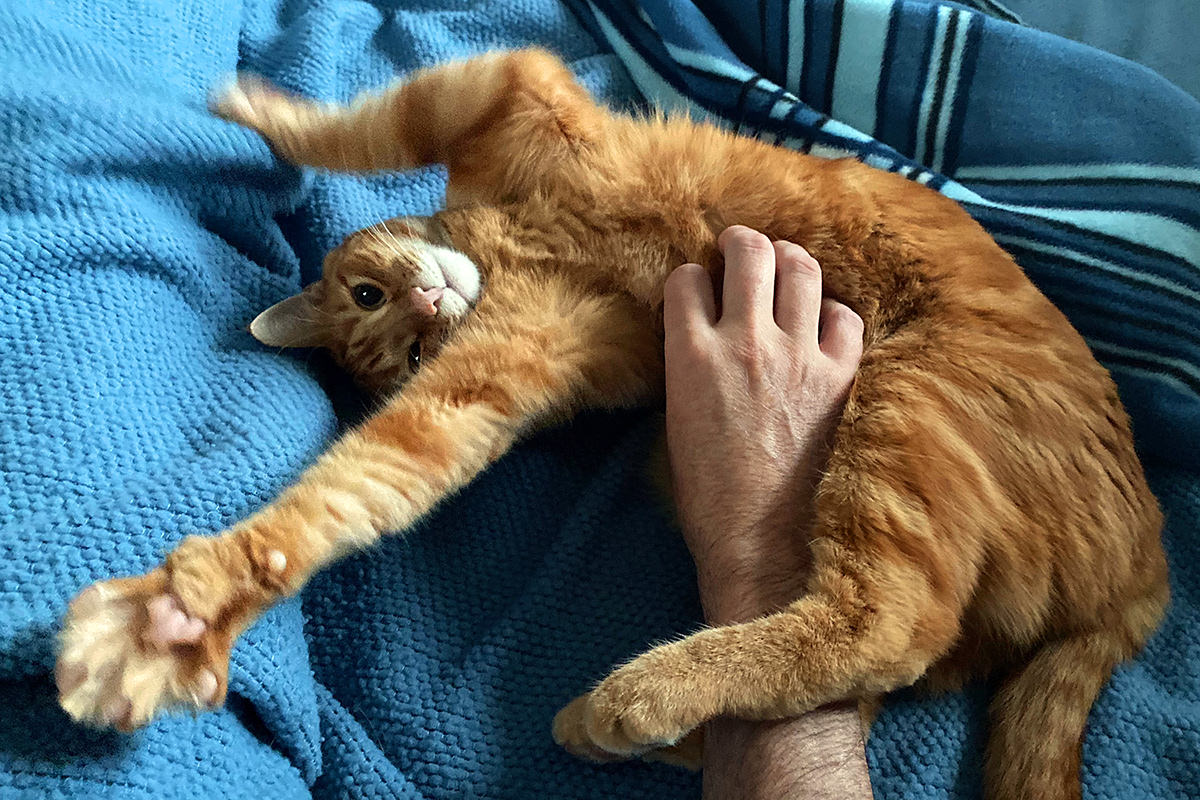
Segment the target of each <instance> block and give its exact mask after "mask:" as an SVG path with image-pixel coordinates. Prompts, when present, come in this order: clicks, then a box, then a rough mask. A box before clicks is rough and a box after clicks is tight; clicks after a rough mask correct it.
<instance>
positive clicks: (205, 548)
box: [57, 50, 1167, 800]
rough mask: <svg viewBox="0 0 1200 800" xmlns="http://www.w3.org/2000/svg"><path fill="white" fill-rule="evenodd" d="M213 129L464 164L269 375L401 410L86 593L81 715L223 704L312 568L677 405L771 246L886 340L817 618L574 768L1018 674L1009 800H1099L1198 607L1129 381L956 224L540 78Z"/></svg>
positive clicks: (647, 713) (734, 654)
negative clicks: (595, 419) (905, 693)
mask: <svg viewBox="0 0 1200 800" xmlns="http://www.w3.org/2000/svg"><path fill="white" fill-rule="evenodd" d="M215 107H216V110H217V111H218V113H220V114H222V115H223V116H225V117H227V118H229V119H231V120H235V121H237V122H240V123H242V124H244V125H247V126H249V127H251V128H253V129H255V130H257V131H259V132H260V133H261V134H262V135H263V136H265V137H266V138H267V140H268V141H269V142H270V143H271V144H272V146H273V147H274V148H275V149H276V151H277V152H278V153H279V154H280V155H281V156H283V157H284V158H286V159H288V160H290V161H292V162H294V163H296V164H306V165H310V166H315V167H323V168H327V169H337V170H376V169H405V168H409V167H415V166H418V165H422V164H429V163H433V162H441V163H444V164H446V165H448V167H449V175H450V183H449V190H448V195H447V210H446V211H443V212H441V213H439V214H436V215H434V216H433V217H432V218H428V219H399V220H393V221H391V222H390V223H388V224H387V225H383V226H377V227H376V228H372V229H368V230H366V231H361V232H359V233H356V234H354V235H352V236H350V237H349V238H348V239H347V240H346V241H345V243H343V244H342V245H341V246H340V247H339V248H337V249H336V250H334V251H333V252H332V253H331V254H330V255H329V257H328V259H327V261H326V264H325V274H324V277H323V279H322V280H321V281H319V282H318V283H316V284H314V285H312V286H310V287H309V288H308V289H306V290H305V291H304V292H303V293H302V294H300V295H298V296H297V297H295V298H292V299H290V300H286V301H284V302H283V303H281V304H279V305H278V306H275V307H273V308H272V309H269V310H268V311H267V312H265V313H264V314H263V315H262V316H260V317H259V319H258V320H256V321H255V323H254V326H253V328H252V330H253V332H254V333H255V334H256V335H257V336H258V337H259V338H261V339H263V340H264V341H266V342H268V343H271V344H277V345H304V346H321V347H326V348H329V349H330V350H331V351H332V352H333V354H334V356H335V357H336V358H337V359H339V360H340V361H341V363H342V364H344V365H345V366H346V367H347V368H348V369H349V370H350V371H352V372H353V373H354V374H355V375H356V376H357V377H358V378H359V379H360V380H361V381H362V383H363V384H364V385H366V386H368V387H370V388H373V389H375V390H378V391H380V392H383V393H386V394H387V400H386V404H385V405H384V406H383V407H382V409H381V410H380V411H379V412H378V413H376V414H375V415H374V416H373V417H372V418H370V419H368V420H367V421H366V422H365V423H363V424H362V425H361V427H359V428H358V429H357V430H355V431H353V432H351V433H349V434H348V435H347V436H345V437H344V438H343V439H342V440H341V441H339V442H338V443H337V444H335V445H334V446H333V447H332V448H331V449H330V450H329V452H328V453H327V454H325V455H324V456H323V457H322V458H321V459H320V460H319V461H318V462H317V463H316V464H315V465H314V466H313V467H312V468H311V469H309V470H308V471H307V472H306V473H305V474H304V475H303V476H302V477H301V478H300V480H299V481H298V482H297V483H296V485H295V486H293V487H292V488H290V489H288V490H287V491H285V492H284V493H283V494H282V495H281V496H280V497H279V499H278V500H276V501H275V502H274V503H272V504H270V505H269V506H267V507H266V508H264V509H262V510H261V511H259V512H258V513H257V514H255V515H254V516H253V517H251V518H249V519H247V520H245V521H244V522H242V523H240V524H239V525H237V526H235V527H234V528H233V529H231V530H229V531H227V532H226V533H224V534H223V535H221V536H218V537H215V538H202V537H191V538H188V539H186V540H184V541H183V542H182V543H181V544H180V545H179V547H178V548H176V549H175V551H174V552H172V553H171V554H170V555H169V556H168V557H167V559H166V562H165V563H164V564H163V565H162V566H161V567H159V568H158V569H156V570H154V571H153V572H150V573H149V574H147V575H142V576H139V577H134V578H124V579H119V580H112V581H106V582H102V583H99V584H96V585H95V586H93V587H91V588H89V589H86V590H85V591H83V592H82V593H81V594H80V595H79V596H78V597H77V598H76V599H75V600H74V601H73V603H72V604H71V607H70V610H69V612H68V614H67V617H66V621H65V624H64V628H63V633H62V637H61V654H60V660H59V666H58V670H57V678H58V683H59V687H60V692H61V702H62V705H63V707H64V708H65V709H66V710H67V711H68V712H69V713H70V714H71V715H72V716H73V717H75V718H76V719H79V720H84V721H87V722H90V723H94V724H98V725H114V726H116V727H118V728H121V729H123V730H129V729H132V728H135V727H137V726H139V725H143V724H145V723H146V722H147V721H148V720H150V719H151V718H152V717H153V716H154V715H155V714H156V713H157V712H159V711H161V710H163V709H167V708H176V707H183V708H204V707H210V706H213V705H215V704H218V703H220V702H221V701H222V700H223V698H224V696H225V692H226V678H227V671H228V662H229V653H230V648H231V646H232V644H233V642H234V640H235V639H236V637H237V636H238V635H239V634H240V633H241V632H242V631H243V630H244V629H245V628H246V627H247V626H248V625H250V624H251V623H253V622H254V620H255V618H256V617H257V616H258V615H259V614H260V613H262V611H263V610H264V609H265V608H266V607H267V606H268V605H270V604H271V603H273V602H275V601H277V600H278V599H279V598H281V597H284V596H286V595H290V594H293V593H295V592H297V591H298V590H299V589H300V588H301V587H302V586H303V585H304V583H305V581H306V580H308V578H309V577H310V576H311V575H312V574H313V571H314V570H317V569H319V568H321V567H322V566H324V565H326V564H329V563H330V562H331V561H333V560H334V559H336V558H338V557H340V556H341V555H343V554H345V553H347V552H348V551H352V550H354V549H356V548H360V547H364V546H366V545H369V544H371V543H372V542H374V541H375V540H376V539H377V538H378V537H379V536H380V535H382V534H383V533H385V532H389V531H402V530H404V529H405V528H408V527H409V526H410V525H412V524H413V522H414V521H415V520H417V519H418V518H419V517H421V516H422V515H424V514H426V513H427V512H428V511H429V510H430V508H431V507H432V506H433V505H434V504H436V503H437V502H439V501H440V500H441V499H442V498H444V497H446V496H447V495H448V494H450V493H451V492H453V491H454V490H456V489H457V488H458V487H460V486H462V485H463V484H464V483H466V482H467V481H469V480H470V479H471V478H473V477H474V476H475V475H477V474H478V473H479V472H480V470H482V469H483V468H484V467H486V466H487V464H488V463H489V462H491V461H492V460H494V459H495V458H497V457H498V456H500V455H501V454H502V453H504V452H505V451H506V450H507V449H508V448H509V447H510V446H511V445H512V444H513V442H514V441H516V440H517V439H518V438H519V437H520V436H521V435H522V434H523V433H525V432H527V431H528V430H529V429H530V428H531V427H533V426H535V425H540V424H545V423H546V422H548V421H553V420H556V419H562V418H564V417H566V416H568V415H570V414H572V413H573V412H575V411H576V410H578V409H580V408H584V407H589V408H595V407H600V408H617V407H627V406H634V405H640V404H646V403H649V402H651V401H653V400H655V399H656V398H658V397H659V396H660V394H661V391H662V380H663V376H662V364H661V357H662V356H661V350H662V345H661V330H660V325H661V323H660V321H659V320H660V314H661V305H662V291H663V282H664V280H665V278H666V276H667V274H668V273H669V272H670V271H671V269H672V268H673V267H675V266H677V265H679V264H681V263H683V262H686V261H695V262H699V263H701V264H704V265H706V266H708V267H709V268H711V269H713V270H719V269H720V256H719V254H718V252H717V250H716V245H715V242H716V234H717V233H718V232H720V231H721V230H722V229H724V228H725V227H726V226H728V225H731V224H734V223H740V224H745V225H748V226H751V227H753V228H755V229H758V230H760V231H763V232H765V233H767V234H768V235H769V236H771V237H772V238H775V239H786V240H791V241H794V242H796V243H799V244H801V245H803V246H804V247H805V248H807V249H808V250H809V251H810V252H811V253H812V254H813V255H814V256H816V258H817V259H818V260H819V261H820V263H821V265H822V267H823V278H824V285H825V290H826V292H827V293H828V294H829V295H831V296H833V297H836V298H838V299H839V300H841V301H842V302H844V303H846V304H847V305H849V306H850V307H851V308H853V309H854V310H856V311H857V312H858V313H859V315H860V316H861V317H862V318H863V320H864V321H865V326H866V327H865V345H866V352H865V355H864V357H863V360H862V365H861V368H860V371H859V373H858V378H857V382H856V384H855V387H854V389H853V391H852V393H851V395H850V399H849V402H848V404H847V406H846V410H845V414H844V416H843V418H842V420H841V422H840V425H839V427H838V430H837V435H836V441H835V446H834V451H833V454H832V456H831V458H830V461H829V464H828V467H827V469H826V471H825V473H824V475H823V477H822V479H821V482H820V486H819V490H818V503H817V509H816V516H817V523H816V526H815V529H814V531H813V534H812V538H811V550H812V555H813V560H814V566H813V569H812V573H811V577H810V579H809V581H808V591H807V593H806V594H805V596H804V597H802V598H800V599H798V600H796V601H795V602H794V603H793V604H792V605H791V606H789V607H788V608H786V609H785V610H783V611H781V612H779V613H777V614H774V615H771V616H767V617H764V618H761V619H758V620H755V621H752V622H747V623H745V624H740V625H732V626H727V627H718V628H711V629H707V630H703V631H701V632H699V633H696V634H694V635H692V636H689V637H687V638H684V639H682V640H680V641H677V642H673V643H670V644H665V645H662V646H660V647H656V648H654V649H653V650H651V651H649V652H647V653H645V654H644V655H642V656H640V657H638V658H636V659H634V660H633V661H631V662H629V663H628V664H626V665H624V666H622V667H621V668H620V669H618V670H616V671H615V672H613V673H612V674H611V675H610V676H609V677H608V678H607V679H605V680H604V681H603V682H602V683H600V684H599V685H598V686H597V687H596V688H595V689H594V690H593V691H591V692H589V693H587V694H585V695H583V696H582V697H580V698H579V699H577V700H575V701H574V702H573V703H571V704H570V705H569V706H567V708H565V709H564V710H563V711H562V712H561V713H560V714H559V716H558V718H557V719H556V720H555V723H554V735H555V737H556V738H557V739H558V741H560V742H561V743H563V744H564V745H566V746H567V747H568V748H569V749H571V750H572V751H574V752H578V753H582V754H592V755H595V756H613V755H616V756H631V755H640V754H647V753H649V752H651V751H654V750H656V749H661V748H668V747H671V746H673V745H677V744H678V743H681V742H683V741H684V737H686V736H687V735H688V733H689V732H690V731H694V730H696V729H697V728H698V727H699V726H701V725H702V724H703V723H704V722H705V721H706V720H709V719H712V718H713V717H715V716H717V715H721V714H731V715H736V716H741V717H747V718H755V719H768V718H774V717H784V716H790V715H796V714H800V713H802V712H805V711H807V710H809V709H812V708H814V707H816V706H818V705H821V704H824V703H828V702H830V701H833V700H838V699H840V698H860V699H865V700H869V699H871V698H874V697H877V696H878V695H880V694H882V693H885V692H889V691H891V690H893V689H896V688H899V687H902V686H907V685H909V684H912V683H914V682H915V681H917V680H919V679H922V678H924V679H927V680H928V681H929V683H930V684H932V685H935V686H957V685H959V684H961V683H962V681H963V680H964V679H966V678H968V677H971V676H975V675H983V674H987V673H990V672H993V671H995V670H1004V671H1005V674H1006V675H1007V677H1006V679H1005V682H1004V683H1003V685H1002V687H1001V689H1000V691H999V694H998V696H997V697H996V699H995V700H994V702H993V704H992V707H991V715H992V736H991V742H990V744H989V753H988V760H987V770H986V771H987V776H986V778H987V782H988V791H989V794H990V796H991V797H992V798H1005V799H1009V798H1011V799H1012V800H1016V798H1048V799H1054V800H1058V799H1059V798H1078V797H1079V796H1080V783H1079V765H1080V746H1081V737H1082V734H1083V729H1084V724H1085V722H1086V719H1087V716H1088V711H1089V709H1090V707H1091V705H1092V703H1093V701H1094V700H1095V698H1096V695H1097V693H1098V692H1099V691H1100V689H1101V687H1103V685H1104V684H1105V682H1106V680H1107V679H1108V676H1109V673H1110V671H1111V670H1112V668H1113V667H1114V665H1116V664H1117V663H1119V662H1121V661H1122V660H1124V659H1127V658H1129V657H1130V656H1132V655H1133V654H1134V653H1135V652H1136V651H1137V650H1138V649H1139V648H1140V647H1141V646H1142V644H1143V643H1144V642H1145V641H1146V639H1147V637H1148V636H1149V635H1150V633H1151V632H1152V631H1153V630H1154V629H1155V627H1156V625H1157V623H1158V622H1159V620H1160V618H1161V616H1162V614H1163V609H1164V606H1165V604H1166V602H1167V577H1166V565H1165V561H1164V557H1163V552H1162V549H1161V545H1160V541H1159V530H1160V526H1161V517H1160V513H1159V510H1158V506H1157V504H1156V502H1155V499H1154V497H1153V496H1152V495H1151V493H1150V491H1149V489H1148V488H1147V486H1146V483H1145V480H1144V478H1143V475H1142V469H1141V466H1140V465H1139V463H1138V460H1137V457H1136V456H1135V454H1134V450H1133V444H1132V439H1131V436H1130V431H1129V423H1128V419H1127V417H1126V415H1125V412H1124V410H1123V409H1122V407H1121V404H1120V401H1119V400H1118V398H1117V392H1116V389H1115V387H1114V385H1113V383H1112V381H1111V380H1110V378H1109V376H1108V374H1107V372H1106V371H1105V370H1104V369H1103V368H1102V367H1101V366H1100V365H1099V364H1097V363H1096V361H1095V360H1094V359H1093V358H1092V356H1091V354H1090V353H1089V351H1088V348H1087V347H1086V345H1085V344H1084V342H1083V340H1082V339H1081V337H1080V336H1079V335H1078V334H1077V333H1076V332H1075V331H1074V330H1073V329H1072V328H1071V326H1070V325H1069V324H1068V322H1067V320H1066V319H1065V318H1064V317H1063V315H1062V314H1061V313H1059V312H1058V311H1057V310H1056V309H1055V308H1054V307H1053V306H1052V305H1051V304H1050V303H1049V301H1047V300H1046V298H1045V297H1044V296H1043V295H1042V294H1041V293H1039V292H1038V291H1037V290H1036V289H1035V288H1034V287H1033V285H1032V284H1031V283H1030V282H1029V281H1028V280H1027V279H1026V277H1025V276H1024V274H1023V273H1022V272H1021V270H1020V268H1019V267H1018V266H1017V265H1016V264H1015V263H1014V262H1013V260H1012V259H1011V258H1010V257H1009V256H1008V255H1007V254H1006V253H1004V251H1002V250H1001V249H1000V248H999V247H998V246H997V245H996V244H995V243H994V242H993V241H992V240H991V238H989V237H988V235H987V234H986V233H985V232H984V231H983V229H982V228H980V227H979V225H977V224H976V223H975V222H974V221H972V219H971V218H970V217H969V216H968V215H967V214H966V213H965V212H964V211H963V210H962V209H960V208H959V207H958V206H957V205H956V204H955V203H953V202H952V201H950V200H948V199H946V198H945V197H942V196H941V195H939V194H937V193H936V192H933V191H931V190H929V189H926V188H925V187H923V186H920V185H917V184H915V183H912V182H909V181H907V180H905V179H904V178H901V177H898V176H896V175H891V174H886V173H883V172H880V171H876V170H873V169H871V168H869V167H867V166H864V165H863V164H861V163H858V162H856V161H853V160H841V161H825V160H820V159H817V158H812V157H808V156H805V155H801V154H798V153H794V152H788V151H784V150H781V149H776V148H772V147H770V146H767V145H766V144H763V143H760V142H757V141H751V140H747V139H741V138H737V137H735V136H733V135H731V134H729V133H725V132H721V131H719V130H716V129H714V128H712V127H708V126H705V125H700V124H696V123H693V122H690V121H686V120H674V121H664V120H662V119H651V120H634V119H630V118H626V117H621V116H615V115H613V114H611V113H609V112H607V111H606V110H604V109H602V108H600V107H599V106H597V105H596V104H595V103H594V102H593V101H592V100H591V99H590V98H589V97H588V96H587V94H586V93H585V92H584V90H583V89H581V88H580V87H579V86H578V85H577V84H576V83H575V82H574V81H573V79H572V76H571V74H570V72H569V71H568V70H567V69H566V68H565V67H564V66H563V65H562V64H561V63H560V62H559V61H558V60H557V59H555V58H554V57H553V56H551V55H549V54H547V53H544V52H541V51H537V50H527V51H518V52H506V53H495V54H490V55H486V56H483V57H480V58H476V59H473V60H470V61H466V62H463V63H456V64H451V65H447V66H443V67H440V68H437V69H432V70H429V71H425V72H421V73H418V74H416V75H413V76H410V79H409V80H408V81H407V82H405V83H403V84H400V85H397V86H396V87H394V88H392V89H391V90H389V91H387V92H386V93H384V94H382V95H379V96H375V97H370V98H366V99H363V100H362V101H360V102H359V103H358V104H356V105H355V106H354V107H352V108H348V109H342V108H322V107H318V106H316V105H313V104H310V103H307V102H305V101H302V100H299V99H296V98H291V97H287V96H284V95H282V94H280V93H278V92H275V91H273V90H271V89H269V88H267V87H265V86H262V85H257V84H254V83H251V82H245V81H244V82H243V83H242V84H241V85H240V86H238V87H234V88H232V89H230V90H228V91H227V92H226V93H225V94H224V95H223V96H222V97H221V98H220V99H219V101H218V102H217V104H216V106H215ZM424 362H429V363H424ZM423 363H424V365H423V366H422V364H423ZM418 368H420V369H419V371H418ZM402 385H403V390H402V391H398V392H397V391H395V390H396V389H398V388H399V387H401V386H402ZM688 741H689V743H692V744H694V737H693V739H690V740H688ZM677 755H679V753H677Z"/></svg>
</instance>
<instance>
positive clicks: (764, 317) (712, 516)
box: [664, 226, 863, 623]
mask: <svg viewBox="0 0 1200 800" xmlns="http://www.w3.org/2000/svg"><path fill="white" fill-rule="evenodd" d="M717 246H718V247H719V248H720V250H721V252H722V253H723V254H724V255H725V275H724V281H723V288H722V295H721V297H722V302H721V314H720V317H719V318H718V316H717V304H716V299H715V296H714V292H713V284H712V281H711V279H710V278H709V275H708V273H707V272H705V270H704V269H703V268H702V267H700V266H698V265H696V264H685V265H683V266H681V267H679V268H678V269H677V270H675V271H674V272H673V273H672V274H671V275H670V277H669V278H668V279H667V283H666V288H665V298H664V323H665V327H666V343H665V354H666V390H667V449H668V453H669V456H670V461H671V470H672V479H673V483H674V489H675V500H676V504H677V505H678V508H679V515H680V521H681V523H682V527H683V531H684V537H685V539H686V541H687V544H688V548H689V549H690V550H691V552H692V556H693V558H694V559H695V561H696V567H697V577H698V581H699V585H700V596H701V601H702V602H703V604H704V607H705V614H706V616H707V618H708V620H709V622H711V623H724V622H734V621H740V620H744V619H749V618H752V617H756V616H759V615H761V614H763V613H766V612H768V611H771V610H774V609H775V608H778V607H780V606H782V605H785V604H786V603H788V602H790V601H792V600H794V599H796V597H797V596H798V595H799V594H800V592H801V590H802V588H803V580H804V576H805V571H806V567H807V561H808V543H807V537H806V536H804V535H803V531H804V526H805V524H806V521H807V519H808V518H809V516H810V514H811V502H812V493H813V489H814V487H815V484H816V480H817V477H818V475H819V472H820V469H821V467H822V466H823V464H824V459H825V456H826V449H827V446H828V440H829V437H830V436H831V434H832V432H833V430H834V429H835V428H836V425H837V421H838V419H839V418H840V415H841V412H842V409H843V407H844V405H845V401H846V398H847V396H848V394H849V391H850V387H851V385H852V384H853V382H854V375H855V372H856V370H857V368H858V362H859V360H860V359H861V357H862V347H863V323H862V320H861V319H860V318H859V317H858V315H856V314H855V313H854V312H853V311H851V310H850V309H849V308H847V307H846V306H844V305H842V304H840V303H837V302H835V301H833V300H829V299H824V300H823V299H822V296H821V270H820V267H819V265H818V264H817V262H816V260H815V259H813V258H812V256H810V255H809V254H808V253H807V251H805V250H804V249H803V248H802V247H800V246H798V245H795V244H791V243H788V242H771V241H770V240H769V239H768V238H767V237H766V236H763V235H762V234H760V233H756V232H755V231H752V230H750V229H749V228H746V227H742V226H734V227H732V228H728V229H726V230H725V231H724V232H723V233H722V234H721V236H720V237H719V238H718V240H717Z"/></svg>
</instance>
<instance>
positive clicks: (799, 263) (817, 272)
mask: <svg viewBox="0 0 1200 800" xmlns="http://www.w3.org/2000/svg"><path fill="white" fill-rule="evenodd" d="M775 247H776V250H777V252H778V260H779V267H781V268H784V269H790V270H792V271H794V272H796V273H798V274H800V275H806V276H809V277H812V278H816V279H817V280H820V278H821V265H820V264H819V263H817V260H816V259H815V258H813V257H812V256H811V255H810V254H809V252H808V251H807V250H805V249H804V248H803V247H801V246H800V245H798V244H795V243H793V242H776V243H775Z"/></svg>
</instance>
